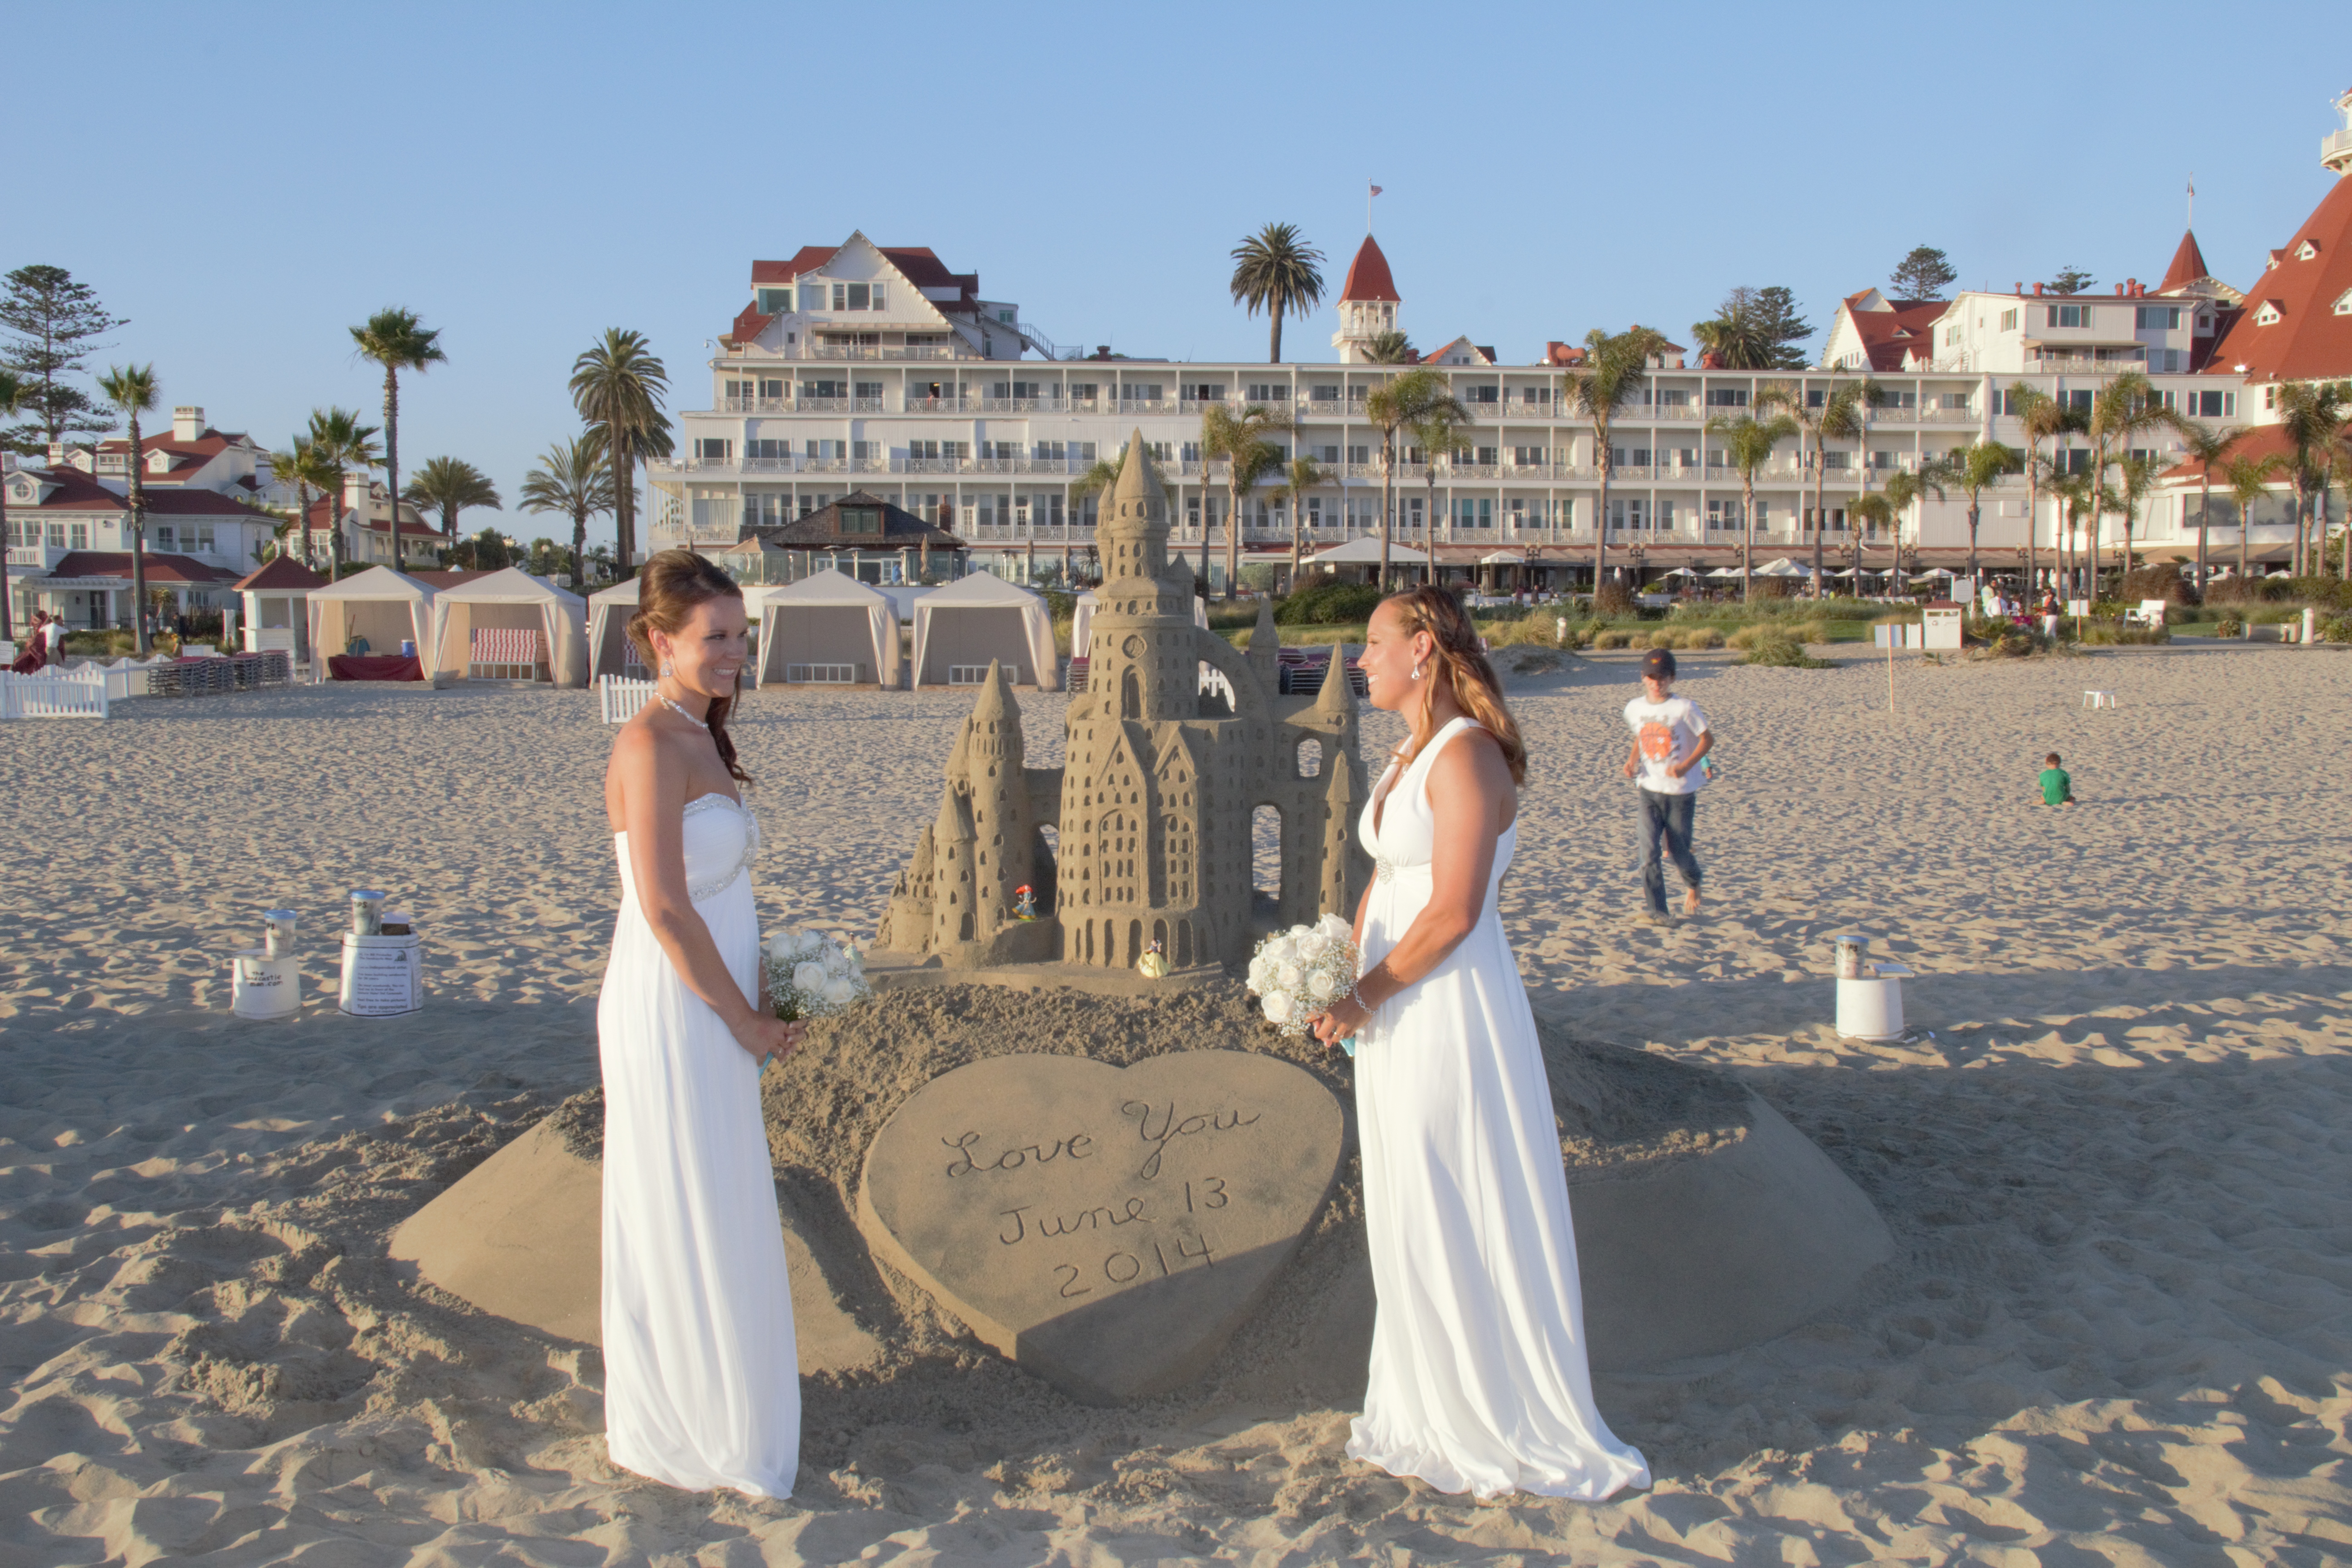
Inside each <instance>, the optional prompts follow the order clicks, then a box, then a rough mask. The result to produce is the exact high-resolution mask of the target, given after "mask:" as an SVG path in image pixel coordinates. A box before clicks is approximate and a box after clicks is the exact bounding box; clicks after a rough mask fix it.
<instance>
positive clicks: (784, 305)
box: [756, 289, 793, 316]
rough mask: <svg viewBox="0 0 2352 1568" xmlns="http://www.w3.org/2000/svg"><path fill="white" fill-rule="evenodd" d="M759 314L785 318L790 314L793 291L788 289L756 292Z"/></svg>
mask: <svg viewBox="0 0 2352 1568" xmlns="http://www.w3.org/2000/svg"><path fill="white" fill-rule="evenodd" d="M756 298H757V300H758V301H759V310H760V314H761V315H763V316H785V315H790V314H791V313H792V309H793V291H792V290H791V289H760V290H758V291H757V295H756Z"/></svg>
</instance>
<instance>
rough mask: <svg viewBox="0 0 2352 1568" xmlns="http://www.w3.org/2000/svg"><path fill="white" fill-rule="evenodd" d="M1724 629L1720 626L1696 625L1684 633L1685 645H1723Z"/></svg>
mask: <svg viewBox="0 0 2352 1568" xmlns="http://www.w3.org/2000/svg"><path fill="white" fill-rule="evenodd" d="M1722 646H1723V630H1722V628H1721V627H1719V626H1694V627H1692V628H1691V629H1690V630H1689V631H1686V632H1685V633H1684V634H1683V647H1722Z"/></svg>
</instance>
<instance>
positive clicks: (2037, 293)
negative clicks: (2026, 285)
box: [2033, 283, 2042, 300]
mask: <svg viewBox="0 0 2352 1568" xmlns="http://www.w3.org/2000/svg"><path fill="white" fill-rule="evenodd" d="M2033 297H2034V298H2035V299H2037V300H2039V299H2040V298H2042V285H2041V284H2039V283H2036V284H2035V285H2034V286H2033Z"/></svg>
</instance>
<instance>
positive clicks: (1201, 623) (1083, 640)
mask: <svg viewBox="0 0 2352 1568" xmlns="http://www.w3.org/2000/svg"><path fill="white" fill-rule="evenodd" d="M1095 609H1096V600H1095V591H1094V590H1093V589H1092V588H1089V589H1087V591H1086V592H1085V593H1083V594H1081V595H1078V601H1077V607H1076V609H1074V610H1072V611H1071V612H1070V657H1071V658H1087V657H1088V655H1089V654H1090V653H1091V652H1092V650H1093V647H1094V641H1095ZM1192 624H1193V625H1194V626H1198V627H1200V628H1201V629H1202V631H1204V632H1205V631H1207V630H1208V629H1209V601H1208V600H1206V599H1203V598H1202V597H1201V596H1200V595H1197V594H1196V595H1193V596H1192Z"/></svg>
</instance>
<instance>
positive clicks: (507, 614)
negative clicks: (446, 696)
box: [425, 566, 588, 686]
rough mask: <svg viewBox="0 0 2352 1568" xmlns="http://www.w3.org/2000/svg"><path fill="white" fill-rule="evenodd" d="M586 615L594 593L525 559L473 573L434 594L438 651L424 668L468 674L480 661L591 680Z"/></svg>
mask: <svg viewBox="0 0 2352 1568" xmlns="http://www.w3.org/2000/svg"><path fill="white" fill-rule="evenodd" d="M587 616H588V605H587V601H586V600H584V599H583V598H581V597H580V595H577V594H572V593H566V592H565V591H564V590H563V589H562V588H559V587H557V586H555V584H552V583H550V582H548V581H547V580H546V579H545V578H543V577H534V576H532V575H531V574H530V573H528V572H525V571H523V570H522V569H521V568H520V567H516V566H509V567H508V568H506V569H505V570H504V571H501V572H486V573H484V574H481V575H480V576H478V577H468V578H467V579H466V581H465V582H464V583H462V584H458V585H457V587H454V588H446V589H444V590H443V591H442V592H440V593H439V594H436V595H434V599H433V640H432V642H431V643H430V644H429V645H427V646H428V647H430V648H431V650H432V657H431V658H428V659H426V660H425V675H426V677H427V678H428V679H430V678H437V677H441V676H456V677H459V678H464V677H466V676H467V675H469V674H470V673H471V672H472V670H473V669H474V668H480V667H490V668H520V669H534V668H544V669H545V670H546V671H547V678H548V679H549V680H550V681H551V682H552V683H553V684H555V685H557V686H585V685H587V684H588V649H587V645H586V643H585V642H584V641H583V637H582V628H583V624H584V623H585V621H586V620H587ZM481 634H488V635H481ZM499 634H506V635H504V636H500V635H499ZM533 634H536V637H534V636H533ZM525 679H535V677H525Z"/></svg>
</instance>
